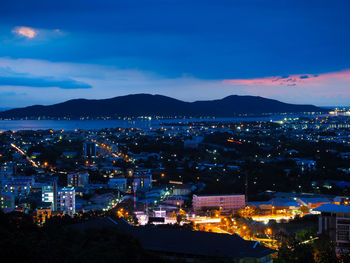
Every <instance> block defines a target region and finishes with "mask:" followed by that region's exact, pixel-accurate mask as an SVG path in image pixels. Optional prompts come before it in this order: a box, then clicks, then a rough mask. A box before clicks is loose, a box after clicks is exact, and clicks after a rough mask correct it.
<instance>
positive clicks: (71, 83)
mask: <svg viewBox="0 0 350 263" xmlns="http://www.w3.org/2000/svg"><path fill="white" fill-rule="evenodd" d="M0 86H23V87H39V88H48V87H57V88H60V89H90V88H92V87H91V86H90V85H89V84H86V83H84V82H81V81H76V80H73V79H55V78H52V77H42V78H33V77H21V76H18V77H17V76H13V77H8V76H0Z"/></svg>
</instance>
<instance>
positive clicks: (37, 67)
mask: <svg viewBox="0 0 350 263" xmlns="http://www.w3.org/2000/svg"><path fill="white" fill-rule="evenodd" d="M4 2H5V1H2V2H0V106H4V107H5V106H21V105H23V104H25V105H29V104H32V103H42V104H49V103H53V102H58V101H62V100H66V99H69V98H78V97H87V98H105V97H112V96H117V95H124V94H128V93H140V92H145V93H160V94H164V95H169V96H173V97H176V98H180V99H184V100H197V99H214V98H220V97H223V96H226V95H229V94H250V95H260V96H266V97H272V98H276V99H280V100H283V101H288V102H295V103H314V104H318V105H327V104H329V103H331V104H348V103H347V101H349V99H350V91H349V88H347V87H349V84H350V77H349V76H350V73H348V69H350V50H349V47H350V34H349V33H350V32H349V28H350V15H349V13H350V1H320V0H319V1H299V0H294V1H292V0H291V1H281V0H280V1H277V0H276V1H269V0H265V1H260V0H252V1H250V0H242V1H234V0H231V1H205V0H202V1H191V0H186V1H182V0H177V1H167V0H162V1H161V0H159V1H133V0H131V1H130V0H128V1H116V0H114V1H90V0H85V1H80V0H79V1H72V0H70V1H66V0H60V1H47V0H46V1H30V0H26V1H25V0H19V1H6V3H4ZM305 74H308V75H310V76H311V75H312V76H314V75H318V76H321V77H322V78H317V77H315V78H308V80H307V81H301V82H299V81H295V82H294V84H295V85H293V86H291V85H284V83H280V84H279V85H278V86H276V85H274V84H275V82H273V83H270V82H269V81H271V80H273V79H276V78H277V79H278V78H281V77H287V76H291V77H292V78H298V77H300V76H301V75H305ZM230 80H232V81H230ZM245 80H249V81H248V82H247V81H245ZM252 80H254V81H252ZM67 85H68V86H69V87H68V88H67ZM1 94H3V96H1ZM9 94H12V95H9ZM13 94H15V95H13ZM53 95H54V96H53ZM1 97H2V98H1ZM5 97H6V99H5Z"/></svg>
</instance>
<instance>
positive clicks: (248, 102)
mask: <svg viewBox="0 0 350 263" xmlns="http://www.w3.org/2000/svg"><path fill="white" fill-rule="evenodd" d="M327 111H328V110H327V109H324V108H320V107H316V106H313V105H297V104H288V103H283V102H280V101H277V100H273V99H267V98H262V97H257V96H238V95H231V96H228V97H225V98H223V99H217V100H207V101H195V102H185V101H181V100H177V99H173V98H170V97H166V96H162V95H150V94H133V95H126V96H119V97H115V98H110V99H101V100H88V99H74V100H69V101H66V102H63V103H58V104H54V105H49V106H43V105H34V106H29V107H25V108H16V109H11V110H6V111H3V112H0V118H1V119H23V118H28V119H36V118H38V117H45V118H63V117H69V118H72V119H78V118H82V117H89V118H96V117H112V118H115V117H139V116H164V117H174V116H192V117H195V116H216V117H233V116H237V115H240V114H248V115H259V114H265V113H266V114H267V113H300V112H327Z"/></svg>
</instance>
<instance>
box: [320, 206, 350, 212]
mask: <svg viewBox="0 0 350 263" xmlns="http://www.w3.org/2000/svg"><path fill="white" fill-rule="evenodd" d="M314 211H318V212H333V213H350V206H347V205H335V204H325V205H321V206H319V207H317V208H316V209H314Z"/></svg>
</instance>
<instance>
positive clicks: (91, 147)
mask: <svg viewBox="0 0 350 263" xmlns="http://www.w3.org/2000/svg"><path fill="white" fill-rule="evenodd" d="M83 150H84V156H85V157H88V158H94V157H96V156H97V145H96V143H94V142H85V143H84V149H83Z"/></svg>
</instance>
